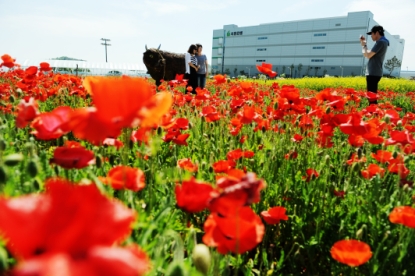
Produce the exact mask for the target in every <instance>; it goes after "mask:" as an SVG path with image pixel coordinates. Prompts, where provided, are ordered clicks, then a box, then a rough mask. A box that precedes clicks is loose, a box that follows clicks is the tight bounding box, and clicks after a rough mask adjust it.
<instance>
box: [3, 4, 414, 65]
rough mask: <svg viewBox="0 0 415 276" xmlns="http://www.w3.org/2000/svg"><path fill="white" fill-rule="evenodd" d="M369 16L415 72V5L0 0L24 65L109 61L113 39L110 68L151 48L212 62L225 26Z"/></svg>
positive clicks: (8, 37)
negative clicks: (396, 39) (192, 49)
mask: <svg viewBox="0 0 415 276" xmlns="http://www.w3.org/2000/svg"><path fill="white" fill-rule="evenodd" d="M367 10H369V11H371V12H372V13H373V14H374V19H375V20H376V21H377V22H379V23H380V24H382V25H383V27H384V28H385V29H386V30H387V31H388V32H390V33H391V34H394V35H396V34H397V35H400V36H401V38H403V39H405V50H404V57H403V61H402V70H406V69H407V68H408V69H409V70H415V50H414V49H415V36H414V35H413V32H414V31H413V29H414V27H415V24H414V23H410V22H413V11H415V1H414V0H395V1H391V0H376V1H375V0H343V1H333V0H329V1H328V0H313V1H310V0H304V1H303V0H293V1H280V0H262V1H252V0H249V1H248V0H205V1H199V0H193V1H187V0H186V1H185V0H175V1H171V0H135V1H134V0H118V1H115V0H112V1H107V0H100V1H98V0H83V1H80V0H71V1H52V0H49V1H47V0H36V1H33V0H13V1H12V0H0V25H1V26H2V28H1V32H0V55H3V54H6V53H7V54H10V55H11V56H12V57H14V58H17V61H18V62H19V61H23V60H25V59H36V60H40V59H45V60H46V59H49V58H53V57H59V56H69V57H74V58H79V59H84V60H87V61H92V62H104V61H105V49H104V46H102V45H101V42H102V41H101V40H100V39H101V38H109V39H111V42H109V43H110V44H111V46H109V47H108V61H109V62H125V63H142V56H143V52H144V51H145V45H146V44H147V46H148V47H149V48H150V47H158V45H159V44H161V49H162V50H166V51H170V52H176V53H184V52H186V50H187V48H188V47H189V45H190V44H192V43H201V44H202V45H203V46H204V53H205V54H206V55H207V56H208V59H209V58H210V57H211V51H212V50H211V47H212V31H213V30H214V29H221V28H223V25H227V24H236V25H238V26H240V27H241V26H251V25H258V24H261V23H270V22H283V21H293V20H304V19H313V18H324V17H335V16H346V15H347V13H348V12H351V11H367ZM356 43H358V41H357V42H356Z"/></svg>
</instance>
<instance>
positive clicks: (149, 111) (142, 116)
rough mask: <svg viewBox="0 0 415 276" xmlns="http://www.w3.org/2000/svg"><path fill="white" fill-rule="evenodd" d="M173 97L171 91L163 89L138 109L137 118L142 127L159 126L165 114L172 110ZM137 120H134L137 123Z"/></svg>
mask: <svg viewBox="0 0 415 276" xmlns="http://www.w3.org/2000/svg"><path fill="white" fill-rule="evenodd" d="M172 104H173V98H172V96H171V93H170V92H166V91H162V92H159V93H157V94H156V95H153V96H152V97H151V98H150V99H149V100H148V101H147V103H146V105H145V106H144V107H143V108H141V109H140V110H139V111H138V116H137V119H138V121H139V125H140V126H141V127H148V128H150V127H157V126H158V124H160V122H161V119H162V117H163V116H164V114H167V113H168V112H169V111H170V108H171V105H172ZM135 124H136V122H135V121H134V122H133V125H135Z"/></svg>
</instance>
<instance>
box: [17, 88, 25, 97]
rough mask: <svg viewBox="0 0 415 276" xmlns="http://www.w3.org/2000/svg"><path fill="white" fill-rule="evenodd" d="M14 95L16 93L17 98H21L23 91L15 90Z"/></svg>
mask: <svg viewBox="0 0 415 276" xmlns="http://www.w3.org/2000/svg"><path fill="white" fill-rule="evenodd" d="M16 93H17V96H19V97H21V96H23V91H22V89H20V88H17V89H16Z"/></svg>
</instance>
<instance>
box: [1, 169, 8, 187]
mask: <svg viewBox="0 0 415 276" xmlns="http://www.w3.org/2000/svg"><path fill="white" fill-rule="evenodd" d="M6 180H7V174H6V170H5V169H4V168H3V167H0V184H4V183H6Z"/></svg>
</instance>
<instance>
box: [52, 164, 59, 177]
mask: <svg viewBox="0 0 415 276" xmlns="http://www.w3.org/2000/svg"><path fill="white" fill-rule="evenodd" d="M53 170H54V171H55V174H56V175H59V166H55V167H54V168H53Z"/></svg>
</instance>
